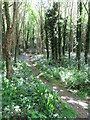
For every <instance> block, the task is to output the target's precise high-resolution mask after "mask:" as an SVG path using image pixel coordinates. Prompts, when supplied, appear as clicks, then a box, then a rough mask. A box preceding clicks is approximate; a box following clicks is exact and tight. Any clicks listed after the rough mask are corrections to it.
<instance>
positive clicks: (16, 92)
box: [2, 61, 77, 120]
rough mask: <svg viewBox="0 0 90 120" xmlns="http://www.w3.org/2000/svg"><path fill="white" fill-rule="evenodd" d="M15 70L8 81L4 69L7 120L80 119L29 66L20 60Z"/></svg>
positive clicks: (3, 81)
mask: <svg viewBox="0 0 90 120" xmlns="http://www.w3.org/2000/svg"><path fill="white" fill-rule="evenodd" d="M12 69H13V76H12V80H8V79H6V77H5V66H3V78H2V86H3V94H2V112H3V118H6V119H20V120H21V119H22V120H23V119H28V120H29V119H30V118H48V117H50V118H64V117H66V118H74V117H76V115H77V113H76V112H75V111H74V110H73V109H72V108H71V107H70V106H68V105H67V104H66V103H64V101H63V100H62V99H60V97H59V96H58V94H57V93H55V92H54V91H53V90H51V89H50V88H49V87H48V86H46V85H45V84H43V83H42V82H41V81H40V80H37V79H35V77H34V75H33V73H32V71H31V69H30V66H29V64H27V63H24V62H21V61H18V63H17V64H16V65H15V66H12Z"/></svg>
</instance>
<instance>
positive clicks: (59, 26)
mask: <svg viewBox="0 0 90 120" xmlns="http://www.w3.org/2000/svg"><path fill="white" fill-rule="evenodd" d="M58 4H59V5H58V52H59V60H60V61H61V41H62V38H61V22H60V18H61V15H60V2H59V1H58Z"/></svg>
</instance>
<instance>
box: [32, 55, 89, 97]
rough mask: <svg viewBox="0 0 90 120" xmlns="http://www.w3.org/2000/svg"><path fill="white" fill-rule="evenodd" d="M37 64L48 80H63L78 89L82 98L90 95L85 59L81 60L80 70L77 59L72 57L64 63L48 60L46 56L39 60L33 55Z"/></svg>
mask: <svg viewBox="0 0 90 120" xmlns="http://www.w3.org/2000/svg"><path fill="white" fill-rule="evenodd" d="M33 62H34V64H35V66H36V67H37V68H38V69H39V71H40V72H39V74H40V76H41V77H44V78H46V80H48V81H50V82H53V81H55V80H56V81H58V83H59V81H62V82H63V83H64V85H65V86H66V87H67V88H69V89H73V90H77V95H78V96H79V97H81V98H85V97H86V96H87V95H90V81H89V76H88V69H89V68H88V65H85V64H84V62H83V60H82V61H81V70H80V71H78V70H77V67H76V60H75V59H72V60H71V61H68V59H67V58H65V60H64V62H65V63H64V65H62V63H58V62H55V61H52V60H46V58H45V57H41V58H40V59H39V60H38V59H36V60H35V57H33Z"/></svg>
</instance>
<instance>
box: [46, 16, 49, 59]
mask: <svg viewBox="0 0 90 120" xmlns="http://www.w3.org/2000/svg"><path fill="white" fill-rule="evenodd" d="M45 34H46V50H47V59H49V43H48V28H47V21H46V18H45Z"/></svg>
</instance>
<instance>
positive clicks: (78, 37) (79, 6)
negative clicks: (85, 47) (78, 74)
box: [77, 2, 82, 70]
mask: <svg viewBox="0 0 90 120" xmlns="http://www.w3.org/2000/svg"><path fill="white" fill-rule="evenodd" d="M78 8H79V9H80V11H77V12H78V15H79V12H80V18H78V16H77V42H78V45H77V61H78V70H80V54H81V15H82V3H81V2H80V3H78Z"/></svg>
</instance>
